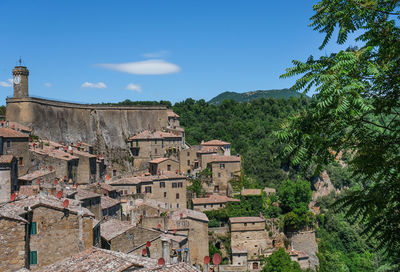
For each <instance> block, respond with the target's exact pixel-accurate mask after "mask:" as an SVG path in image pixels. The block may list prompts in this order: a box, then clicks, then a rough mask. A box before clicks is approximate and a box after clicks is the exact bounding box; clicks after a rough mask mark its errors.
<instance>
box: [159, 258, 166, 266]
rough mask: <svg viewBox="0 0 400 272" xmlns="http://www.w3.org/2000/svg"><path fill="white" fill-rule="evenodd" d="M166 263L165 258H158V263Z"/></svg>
mask: <svg viewBox="0 0 400 272" xmlns="http://www.w3.org/2000/svg"><path fill="white" fill-rule="evenodd" d="M164 264H165V260H164V258H160V259H158V265H159V266H163V265H164Z"/></svg>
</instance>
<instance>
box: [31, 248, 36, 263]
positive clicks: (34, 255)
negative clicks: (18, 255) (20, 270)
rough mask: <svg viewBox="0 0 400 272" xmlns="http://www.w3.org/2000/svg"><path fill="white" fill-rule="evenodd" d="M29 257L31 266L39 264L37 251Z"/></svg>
mask: <svg viewBox="0 0 400 272" xmlns="http://www.w3.org/2000/svg"><path fill="white" fill-rule="evenodd" d="M29 257H30V258H29V263H30V264H37V251H31V252H30V254H29Z"/></svg>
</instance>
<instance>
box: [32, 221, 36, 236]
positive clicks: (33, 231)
mask: <svg viewBox="0 0 400 272" xmlns="http://www.w3.org/2000/svg"><path fill="white" fill-rule="evenodd" d="M35 234H37V226H36V222H32V224H31V235H35Z"/></svg>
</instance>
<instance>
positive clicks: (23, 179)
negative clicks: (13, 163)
mask: <svg viewBox="0 0 400 272" xmlns="http://www.w3.org/2000/svg"><path fill="white" fill-rule="evenodd" d="M55 179H56V171H55V170H53V169H52V170H50V169H40V170H35V171H33V172H30V173H29V174H26V175H23V176H19V177H18V185H20V186H21V185H33V184H37V183H38V182H39V183H45V184H53V183H54V180H55Z"/></svg>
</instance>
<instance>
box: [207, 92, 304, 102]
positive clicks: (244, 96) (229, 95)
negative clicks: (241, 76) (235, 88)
mask: <svg viewBox="0 0 400 272" xmlns="http://www.w3.org/2000/svg"><path fill="white" fill-rule="evenodd" d="M300 96H301V94H300V93H298V92H295V91H292V90H289V89H282V90H266V91H254V92H246V93H236V92H223V93H221V94H219V95H217V96H216V97H214V98H213V99H211V100H210V101H208V103H209V104H211V105H220V104H221V103H222V102H223V101H224V100H234V101H236V102H249V101H251V100H255V99H261V98H278V99H279V98H284V99H288V98H290V97H300Z"/></svg>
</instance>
